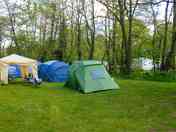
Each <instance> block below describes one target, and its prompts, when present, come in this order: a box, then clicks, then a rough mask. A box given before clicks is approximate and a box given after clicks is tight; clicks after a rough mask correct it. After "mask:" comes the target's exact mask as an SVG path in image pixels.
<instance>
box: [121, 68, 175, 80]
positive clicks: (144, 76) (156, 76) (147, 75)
mask: <svg viewBox="0 0 176 132" xmlns="http://www.w3.org/2000/svg"><path fill="white" fill-rule="evenodd" d="M119 77H120V78H125V79H127V78H128V79H137V80H150V81H166V82H173V81H176V71H169V72H162V71H155V72H153V71H143V70H139V69H136V70H135V71H133V72H132V74H131V75H128V76H127V75H122V74H121V75H120V76H119Z"/></svg>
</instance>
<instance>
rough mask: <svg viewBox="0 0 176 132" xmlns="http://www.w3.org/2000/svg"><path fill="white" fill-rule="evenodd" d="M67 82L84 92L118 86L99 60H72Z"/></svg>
mask: <svg viewBox="0 0 176 132" xmlns="http://www.w3.org/2000/svg"><path fill="white" fill-rule="evenodd" d="M68 84H69V85H70V86H71V87H73V88H75V89H79V90H81V91H83V92H84V93H90V92H94V91H100V90H108V89H118V88H119V86H118V85H117V84H116V83H115V81H114V80H113V79H112V78H111V76H110V75H109V74H108V72H107V71H106V69H105V67H104V65H103V64H102V63H101V62H99V61H76V62H74V63H73V64H72V66H71V67H70V70H69V80H68Z"/></svg>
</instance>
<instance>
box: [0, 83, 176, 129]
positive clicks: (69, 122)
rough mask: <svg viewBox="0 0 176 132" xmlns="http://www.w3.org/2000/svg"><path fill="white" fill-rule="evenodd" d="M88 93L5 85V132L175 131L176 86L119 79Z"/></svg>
mask: <svg viewBox="0 0 176 132" xmlns="http://www.w3.org/2000/svg"><path fill="white" fill-rule="evenodd" d="M118 82H119V85H120V87H121V89H120V90H112V91H111V90H110V91H103V92H97V93H92V94H82V93H80V92H78V91H75V90H73V89H70V88H63V85H62V84H56V83H55V84H49V83H44V84H42V85H41V86H40V88H36V87H32V86H31V85H29V84H24V83H22V82H21V83H20V82H17V83H16V84H9V85H6V86H0V132H155V131H156V132H175V131H176V83H162V82H151V81H134V80H119V81H118Z"/></svg>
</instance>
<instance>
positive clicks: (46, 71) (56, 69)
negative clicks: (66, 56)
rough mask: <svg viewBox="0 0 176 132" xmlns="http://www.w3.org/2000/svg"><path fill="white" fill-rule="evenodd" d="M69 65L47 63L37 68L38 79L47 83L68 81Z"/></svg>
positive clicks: (54, 62) (56, 62)
mask: <svg viewBox="0 0 176 132" xmlns="http://www.w3.org/2000/svg"><path fill="white" fill-rule="evenodd" d="M68 69H69V65H68V64H66V63H64V62H61V61H57V60H54V61H48V62H45V63H42V64H40V65H39V67H38V70H39V72H38V74H39V78H41V79H42V80H44V81H48V82H65V81H67V79H68Z"/></svg>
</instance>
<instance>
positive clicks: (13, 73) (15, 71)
mask: <svg viewBox="0 0 176 132" xmlns="http://www.w3.org/2000/svg"><path fill="white" fill-rule="evenodd" d="M8 75H9V77H13V78H19V77H21V71H20V66H19V65H10V66H9V68H8Z"/></svg>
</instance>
